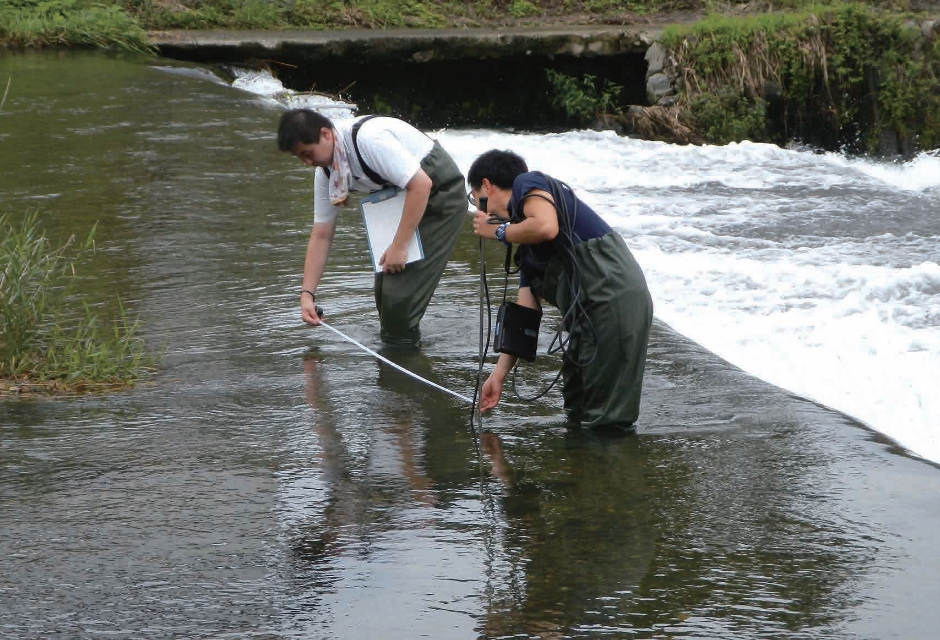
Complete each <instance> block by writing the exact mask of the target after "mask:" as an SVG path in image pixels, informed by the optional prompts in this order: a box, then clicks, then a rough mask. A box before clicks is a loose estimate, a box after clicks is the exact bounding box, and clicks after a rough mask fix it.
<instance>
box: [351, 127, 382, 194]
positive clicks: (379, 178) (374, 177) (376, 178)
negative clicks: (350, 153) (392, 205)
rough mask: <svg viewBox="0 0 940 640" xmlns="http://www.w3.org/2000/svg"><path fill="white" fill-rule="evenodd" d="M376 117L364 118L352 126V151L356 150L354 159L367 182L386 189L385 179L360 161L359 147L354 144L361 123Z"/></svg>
mask: <svg viewBox="0 0 940 640" xmlns="http://www.w3.org/2000/svg"><path fill="white" fill-rule="evenodd" d="M378 117H379V116H377V115H373V116H366V117H365V118H363V119H362V120H357V121H356V124H354V125H353V126H352V143H353V149H355V150H356V157H357V158H358V159H359V166H361V167H362V170H363V171H364V172H365V174H366V175H367V176H369V180H371V181H372V182H374V183H375V184H378V185H382V186H383V187H387V186H388V180H386V179H385V178H383V177H382V176H380V175H379V174H377V173H376V172H375V171H373V170H372V167H370V166H369V165H367V164H366V161H365V160H363V159H362V154H361V153H359V145H358V144H356V138H358V137H359V127H361V126H362V123H364V122H365V121H366V120H371V119H372V118H378Z"/></svg>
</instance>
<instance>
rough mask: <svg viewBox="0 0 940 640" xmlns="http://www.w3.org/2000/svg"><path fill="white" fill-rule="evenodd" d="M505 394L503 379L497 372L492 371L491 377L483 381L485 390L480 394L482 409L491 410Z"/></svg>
mask: <svg viewBox="0 0 940 640" xmlns="http://www.w3.org/2000/svg"><path fill="white" fill-rule="evenodd" d="M502 395H503V381H502V379H501V378H500V377H499V376H497V375H496V374H493V373H491V374H490V377H489V378H487V379H486V382H484V383H483V390H482V393H481V394H480V411H489V410H490V409H492V408H493V407H495V406H496V405H497V404H499V399H500V397H501V396H502Z"/></svg>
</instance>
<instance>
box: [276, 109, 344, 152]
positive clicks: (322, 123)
mask: <svg viewBox="0 0 940 640" xmlns="http://www.w3.org/2000/svg"><path fill="white" fill-rule="evenodd" d="M324 127H326V128H327V129H332V128H333V122H332V121H331V120H330V119H329V118H327V117H326V116H325V115H323V114H322V113H320V112H318V111H314V110H312V109H290V110H288V111H285V112H284V113H283V114H281V122H280V124H278V126H277V148H278V149H280V150H281V151H290V150H291V149H293V148H294V146H296V145H297V143H298V142H302V143H304V144H316V143H317V142H320V129H322V128H324Z"/></svg>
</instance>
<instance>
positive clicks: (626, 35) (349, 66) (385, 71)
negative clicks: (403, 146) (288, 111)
mask: <svg viewBox="0 0 940 640" xmlns="http://www.w3.org/2000/svg"><path fill="white" fill-rule="evenodd" d="M657 36H658V34H657V33H656V32H654V31H648V30H643V29H639V28H637V29H630V28H627V27H610V26H604V27H564V28H558V29H550V28H540V29H510V30H498V31H491V30H483V29H454V30H440V31H438V30H387V31H333V32H322V31H276V32H190V31H181V32H164V33H153V34H151V39H152V40H153V42H154V43H155V44H156V45H157V47H158V48H159V51H160V54H161V55H163V56H165V57H167V58H173V59H180V60H187V61H191V62H198V63H203V64H217V65H231V66H244V67H259V66H264V67H266V68H268V69H270V70H271V72H272V73H274V75H276V76H277V77H278V78H279V79H280V80H281V82H282V83H283V84H284V85H285V86H286V87H288V88H290V89H293V90H296V91H318V92H323V93H328V94H334V95H335V94H340V95H342V97H344V98H345V99H347V100H350V101H352V102H355V103H356V104H357V105H359V110H360V112H362V113H366V112H379V113H392V114H395V115H398V116H401V117H404V118H406V119H409V120H411V121H413V122H414V123H415V124H418V125H420V126H424V127H434V128H436V127H443V126H484V125H485V126H488V127H494V126H495V127H509V128H525V129H553V128H560V127H564V126H565V124H566V123H565V115H564V113H563V111H561V110H559V109H557V108H553V107H552V106H551V93H552V87H551V85H550V83H549V81H548V78H547V76H546V71H545V70H546V69H553V70H555V71H557V72H561V73H564V74H566V75H570V76H576V77H581V76H582V75H584V74H590V75H593V76H595V77H598V78H605V79H607V80H610V81H612V82H614V83H616V84H618V85H620V86H622V87H623V93H622V95H621V100H622V102H623V103H624V104H637V105H646V104H649V100H650V98H648V91H647V84H648V82H647V81H648V76H649V75H650V74H648V69H649V66H650V64H649V60H650V56H648V55H647V53H648V52H649V51H650V47H651V45H652V44H653V43H654V42H655V40H656V37H657ZM654 52H655V50H654ZM652 59H653V60H655V57H653V58H652ZM655 81H656V79H653V82H655ZM654 99H655V98H654Z"/></svg>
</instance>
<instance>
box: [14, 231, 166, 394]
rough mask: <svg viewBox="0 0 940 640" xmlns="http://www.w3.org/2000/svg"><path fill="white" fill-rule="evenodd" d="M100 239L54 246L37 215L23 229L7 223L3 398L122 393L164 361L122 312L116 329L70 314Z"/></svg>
mask: <svg viewBox="0 0 940 640" xmlns="http://www.w3.org/2000/svg"><path fill="white" fill-rule="evenodd" d="M93 237H94V231H92V232H91V233H90V234H89V235H88V237H87V238H86V240H85V241H84V242H81V243H77V242H76V241H75V240H74V238H73V239H71V240H69V241H68V242H66V243H64V244H62V245H60V246H53V244H52V243H51V242H50V240H49V239H48V238H46V237H45V235H44V234H43V232H42V230H41V228H40V226H39V223H38V220H37V216H36V215H35V214H28V215H27V216H26V217H25V218H24V219H23V221H22V222H21V223H20V224H15V223H14V222H13V221H11V220H10V217H9V216H8V215H6V214H4V215H0V396H4V395H6V396H10V395H22V394H27V393H29V394H32V393H40V394H59V393H81V392H91V391H103V390H108V389H119V388H123V387H128V386H133V385H134V384H135V383H136V382H137V381H138V380H140V379H141V378H142V377H144V376H145V375H147V374H149V373H150V372H152V371H153V370H154V368H155V366H156V362H157V356H156V355H154V354H153V353H151V352H150V351H148V350H147V348H146V345H145V344H144V342H143V341H142V340H141V339H140V338H139V337H138V336H137V329H138V323H137V322H136V321H131V320H129V319H128V317H127V314H126V312H125V310H124V308H123V305H121V304H120V303H118V313H117V317H115V318H114V319H112V320H110V321H103V320H101V318H100V317H99V316H98V315H97V313H96V311H95V309H94V308H92V307H91V306H90V305H88V304H84V303H79V304H78V305H77V306H79V307H80V308H79V309H77V310H76V309H75V308H74V307H75V305H73V306H72V307H69V306H68V303H69V302H70V301H71V299H70V298H69V297H68V295H67V290H68V285H69V280H70V279H71V278H74V277H75V263H76V259H77V257H78V256H79V255H80V254H81V253H82V252H84V251H87V250H90V249H91V247H92V246H93Z"/></svg>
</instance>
